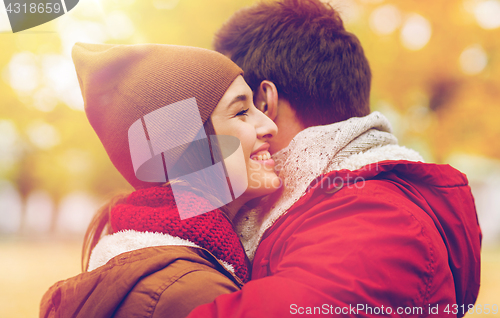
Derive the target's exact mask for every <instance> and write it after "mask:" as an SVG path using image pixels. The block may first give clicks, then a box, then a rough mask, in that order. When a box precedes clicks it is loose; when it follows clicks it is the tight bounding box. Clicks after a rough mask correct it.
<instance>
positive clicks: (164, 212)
mask: <svg viewBox="0 0 500 318" xmlns="http://www.w3.org/2000/svg"><path fill="white" fill-rule="evenodd" d="M177 206H179V207H181V206H182V208H183V209H184V211H188V210H190V211H192V216H193V217H189V218H186V219H183V220H181V219H180V217H179V212H178V211H177ZM200 210H205V211H210V212H207V213H203V214H201V215H198V213H197V212H198V211H200ZM110 219H111V227H112V230H113V233H116V232H119V231H123V230H135V231H139V232H153V233H155V232H158V233H165V234H169V235H172V236H176V237H179V238H181V239H184V240H188V241H190V242H193V243H195V244H196V245H198V246H200V247H203V248H205V249H207V250H208V251H210V252H211V253H212V254H213V255H214V256H215V257H217V258H218V259H219V260H222V261H224V262H227V263H229V264H231V265H232V266H233V267H234V271H235V274H236V275H237V276H238V277H239V278H240V279H241V280H242V281H243V282H247V281H248V280H249V263H248V259H247V257H246V255H245V251H244V250H243V246H242V244H241V242H240V240H239V239H238V236H237V235H236V233H235V232H234V230H233V227H232V225H231V223H230V222H229V221H228V219H227V218H226V217H225V216H224V214H223V213H222V212H221V211H220V210H218V209H215V210H214V209H213V208H212V205H211V204H210V202H209V201H208V200H206V199H204V198H202V197H199V196H198V195H196V194H194V193H192V192H188V191H185V192H183V193H181V194H180V195H179V196H178V197H177V201H175V200H174V195H173V193H172V190H171V188H170V187H151V188H147V189H141V190H137V191H135V192H133V193H132V194H131V195H130V196H129V197H128V198H127V200H126V204H119V205H116V206H115V207H114V208H113V209H112V210H111V216H110Z"/></svg>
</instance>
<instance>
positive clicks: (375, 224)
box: [189, 161, 481, 317]
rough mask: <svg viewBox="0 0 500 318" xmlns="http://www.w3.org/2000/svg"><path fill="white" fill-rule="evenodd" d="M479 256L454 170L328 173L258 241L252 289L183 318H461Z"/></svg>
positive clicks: (417, 167)
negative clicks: (305, 317)
mask: <svg viewBox="0 0 500 318" xmlns="http://www.w3.org/2000/svg"><path fill="white" fill-rule="evenodd" d="M480 246H481V231H480V228H479V225H478V220H477V215H476V210H475V206H474V199H473V197H472V194H471V191H470V187H469V186H468V181H467V178H466V176H465V175H463V174H462V173H460V172H459V171H457V170H455V169H454V168H452V167H450V166H448V165H436V164H424V163H418V162H409V161H385V162H379V163H375V164H371V165H368V166H365V167H363V168H362V169H359V170H356V171H348V170H341V171H333V172H331V173H329V174H327V175H324V176H322V177H320V178H318V179H316V181H315V182H313V183H312V184H311V186H310V189H309V191H307V192H306V194H305V195H304V196H303V197H302V198H301V199H300V200H299V201H297V202H296V203H295V204H294V205H293V206H292V208H290V210H289V211H288V212H287V213H286V214H285V215H283V216H282V217H280V218H279V219H278V220H277V221H276V222H275V223H274V224H273V226H272V227H271V228H269V229H268V230H267V231H266V233H265V234H264V236H263V238H262V240H261V242H260V244H259V247H258V249H257V252H256V254H255V258H254V262H253V272H252V281H250V282H249V283H247V284H246V285H245V286H244V287H243V288H242V290H240V291H238V292H235V293H232V294H227V295H222V296H219V297H218V298H216V300H215V301H214V302H213V303H210V304H206V305H203V306H200V307H198V308H196V309H195V310H193V311H192V312H191V314H190V315H189V317H286V316H302V315H305V316H308V317H310V316H333V315H340V316H344V317H372V316H386V317H387V316H393V317H401V316H405V317H425V316H430V317H442V316H448V315H449V316H455V317H456V316H458V317H461V316H463V315H464V314H465V313H467V310H468V306H469V305H472V304H474V302H475V300H476V298H477V294H478V291H479V280H480Z"/></svg>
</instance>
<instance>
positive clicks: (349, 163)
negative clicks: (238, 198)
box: [233, 112, 423, 260]
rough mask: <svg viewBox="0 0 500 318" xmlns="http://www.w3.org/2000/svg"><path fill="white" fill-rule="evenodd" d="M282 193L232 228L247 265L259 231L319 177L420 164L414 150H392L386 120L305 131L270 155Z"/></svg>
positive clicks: (241, 217) (240, 217)
mask: <svg viewBox="0 0 500 318" xmlns="http://www.w3.org/2000/svg"><path fill="white" fill-rule="evenodd" d="M273 159H274V160H275V162H276V173H277V174H278V176H279V177H280V178H281V180H282V183H283V189H281V190H280V191H279V193H277V194H278V195H279V197H276V195H274V196H273V195H270V196H268V197H265V198H263V199H262V200H261V201H260V203H259V206H258V207H257V208H254V209H243V210H241V211H240V213H238V215H237V216H236V218H235V220H233V222H234V223H233V224H234V226H235V229H236V232H237V233H238V235H239V236H240V239H241V241H242V243H243V246H244V247H245V251H246V253H247V255H248V257H249V259H250V260H253V258H254V255H255V251H256V249H257V246H258V244H259V242H260V239H261V237H262V235H263V234H264V232H265V231H266V230H267V229H268V228H269V227H271V225H273V224H274V222H276V220H277V219H278V218H279V217H281V216H282V215H284V214H286V212H287V211H288V209H290V207H291V206H292V205H293V204H294V203H295V202H297V200H299V199H300V197H301V196H302V195H304V194H305V192H306V190H307V187H308V186H309V184H310V183H311V182H312V181H313V180H314V179H316V178H317V177H318V176H320V175H321V174H325V173H328V172H331V171H334V170H341V169H348V170H351V171H352V170H356V169H359V168H361V167H363V166H365V165H367V164H371V163H375V162H380V161H384V160H409V161H423V159H422V157H421V156H420V155H419V154H418V153H417V152H415V151H413V150H410V149H407V148H405V147H401V146H398V145H397V139H396V137H395V136H394V135H392V133H391V127H390V124H389V121H388V120H387V119H386V118H385V117H384V116H383V115H382V114H381V113H379V112H373V113H371V114H370V115H368V116H365V117H359V118H358V117H356V118H351V119H349V120H346V121H343V122H339V123H335V124H331V125H325V126H314V127H310V128H307V129H305V130H303V131H301V132H300V133H298V134H297V135H296V136H295V137H294V138H293V140H292V141H291V142H290V144H289V145H288V147H286V148H284V149H282V150H281V151H279V152H277V153H275V154H274V155H273Z"/></svg>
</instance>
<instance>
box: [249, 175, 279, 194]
mask: <svg viewBox="0 0 500 318" xmlns="http://www.w3.org/2000/svg"><path fill="white" fill-rule="evenodd" d="M280 187H281V179H280V178H279V177H278V176H277V175H276V174H275V173H274V172H273V173H266V174H265V175H260V176H259V178H253V179H251V180H249V184H248V187H247V190H246V191H245V195H246V196H247V197H249V198H250V199H254V198H257V197H261V196H264V195H268V194H271V193H273V192H275V191H276V190H278V189H279V188H280Z"/></svg>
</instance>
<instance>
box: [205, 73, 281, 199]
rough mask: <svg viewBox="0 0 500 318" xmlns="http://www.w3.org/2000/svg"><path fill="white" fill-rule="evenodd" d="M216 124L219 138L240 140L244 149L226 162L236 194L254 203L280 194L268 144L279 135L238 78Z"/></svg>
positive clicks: (217, 112) (218, 110) (216, 116)
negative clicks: (266, 196)
mask: <svg viewBox="0 0 500 318" xmlns="http://www.w3.org/2000/svg"><path fill="white" fill-rule="evenodd" d="M211 119H212V124H213V126H214V129H215V133H216V134H217V135H229V136H234V137H236V138H238V139H239V140H240V142H241V144H240V148H238V150H237V151H236V152H235V153H234V154H233V155H232V156H230V157H228V158H227V159H225V160H224V164H225V166H226V169H227V172H228V175H229V178H230V180H231V187H232V188H233V192H235V196H237V195H236V193H243V194H242V195H241V199H243V200H244V201H248V200H250V199H253V198H256V197H259V196H262V195H265V194H269V193H272V192H274V191H275V190H277V189H278V188H279V186H280V180H279V178H278V176H277V175H276V173H274V160H272V159H271V155H270V154H269V152H268V149H269V144H268V142H267V141H268V140H269V139H271V138H272V137H273V136H275V135H276V133H277V132H278V128H277V127H276V124H274V122H273V121H272V120H271V119H269V118H268V117H267V116H266V115H264V114H263V113H262V112H261V111H259V110H258V109H257V108H255V106H254V104H253V99H252V90H251V89H250V87H249V86H248V85H247V83H246V82H245V80H244V79H243V77H242V76H241V75H240V76H238V77H237V78H236V79H235V80H234V81H233V83H232V84H231V86H229V88H228V89H227V91H226V93H225V94H224V96H222V99H221V100H220V102H219V103H218V104H217V106H216V107H215V109H214V111H213V113H212V116H211Z"/></svg>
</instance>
